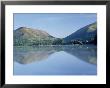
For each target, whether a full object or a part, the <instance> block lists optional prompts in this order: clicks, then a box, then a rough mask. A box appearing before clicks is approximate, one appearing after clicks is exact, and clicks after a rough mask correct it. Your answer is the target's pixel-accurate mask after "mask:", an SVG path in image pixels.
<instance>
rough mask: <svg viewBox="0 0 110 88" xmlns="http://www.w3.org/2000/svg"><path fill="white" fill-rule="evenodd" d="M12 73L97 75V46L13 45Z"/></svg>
mask: <svg viewBox="0 0 110 88" xmlns="http://www.w3.org/2000/svg"><path fill="white" fill-rule="evenodd" d="M13 68H14V75H97V47H96V46H94V45H81V46H71V45H70V46H69V45H68V46H33V47H32V46H30V47H29V46H25V47H24V46H23V47H14V67H13Z"/></svg>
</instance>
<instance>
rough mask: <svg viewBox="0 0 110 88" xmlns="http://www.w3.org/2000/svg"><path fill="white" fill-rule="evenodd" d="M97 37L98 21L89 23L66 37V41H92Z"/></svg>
mask: <svg viewBox="0 0 110 88" xmlns="http://www.w3.org/2000/svg"><path fill="white" fill-rule="evenodd" d="M96 37H97V23H96V22H95V23H92V24H89V25H87V26H85V27H83V28H81V29H79V30H78V31H76V32H75V33H72V34H71V35H69V36H67V37H65V38H64V43H70V42H73V41H82V42H92V41H94V40H95V38H96Z"/></svg>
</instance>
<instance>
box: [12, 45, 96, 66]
mask: <svg viewBox="0 0 110 88" xmlns="http://www.w3.org/2000/svg"><path fill="white" fill-rule="evenodd" d="M59 51H65V52H67V53H69V54H71V55H73V56H76V57H77V58H79V59H81V60H83V61H86V62H88V63H91V64H97V49H96V46H37V47H14V61H16V62H18V63H20V64H29V63H32V62H35V61H41V60H45V59H48V57H49V56H50V55H52V54H53V53H55V52H59Z"/></svg>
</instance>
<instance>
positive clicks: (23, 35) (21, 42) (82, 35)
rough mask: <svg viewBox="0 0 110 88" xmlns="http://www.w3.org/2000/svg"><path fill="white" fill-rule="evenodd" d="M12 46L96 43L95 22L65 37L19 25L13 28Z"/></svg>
mask: <svg viewBox="0 0 110 88" xmlns="http://www.w3.org/2000/svg"><path fill="white" fill-rule="evenodd" d="M13 33H14V35H13V37H14V46H25V45H27V46H33V45H72V44H97V23H96V22H95V23H92V24H89V25H87V26H85V27H83V28H81V29H79V30H78V31H76V32H74V33H72V34H71V35H69V36H67V37H65V38H55V37H53V36H51V35H50V34H48V33H47V32H45V31H42V30H39V29H32V28H27V27H20V28H18V29H16V30H14V32H13Z"/></svg>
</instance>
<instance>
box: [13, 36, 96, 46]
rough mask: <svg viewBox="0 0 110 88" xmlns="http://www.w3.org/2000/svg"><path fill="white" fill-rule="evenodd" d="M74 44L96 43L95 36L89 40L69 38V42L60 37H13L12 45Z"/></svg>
mask: <svg viewBox="0 0 110 88" xmlns="http://www.w3.org/2000/svg"><path fill="white" fill-rule="evenodd" d="M74 44H79V45H83V44H95V45H96V44H97V36H95V38H91V39H90V40H71V41H69V42H65V41H64V39H63V38H62V39H61V38H55V39H40V40H37V39H36V40H35V39H19V38H17V39H16V38H15V39H14V46H34V45H35V46H36V45H74Z"/></svg>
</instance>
